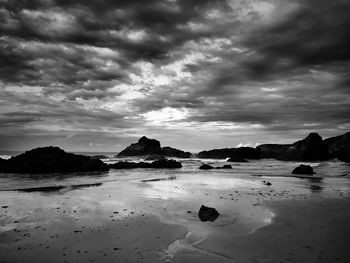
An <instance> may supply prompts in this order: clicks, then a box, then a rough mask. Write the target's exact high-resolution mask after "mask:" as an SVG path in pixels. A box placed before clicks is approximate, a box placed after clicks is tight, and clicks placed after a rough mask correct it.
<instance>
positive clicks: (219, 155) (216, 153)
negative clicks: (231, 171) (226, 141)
mask: <svg viewBox="0 0 350 263" xmlns="http://www.w3.org/2000/svg"><path fill="white" fill-rule="evenodd" d="M235 151H236V148H224V149H214V150H209V151H202V152H199V153H198V154H197V157H198V158H208V159H226V158H229V157H231V156H232V155H233V154H234V153H235Z"/></svg>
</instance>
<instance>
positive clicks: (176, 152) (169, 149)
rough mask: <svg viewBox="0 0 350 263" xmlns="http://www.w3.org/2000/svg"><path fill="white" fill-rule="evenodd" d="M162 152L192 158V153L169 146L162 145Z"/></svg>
mask: <svg viewBox="0 0 350 263" xmlns="http://www.w3.org/2000/svg"><path fill="white" fill-rule="evenodd" d="M162 154H163V155H164V156H167V157H179V158H191V157H192V153H190V152H184V151H181V150H179V149H175V148H172V147H169V146H166V147H162Z"/></svg>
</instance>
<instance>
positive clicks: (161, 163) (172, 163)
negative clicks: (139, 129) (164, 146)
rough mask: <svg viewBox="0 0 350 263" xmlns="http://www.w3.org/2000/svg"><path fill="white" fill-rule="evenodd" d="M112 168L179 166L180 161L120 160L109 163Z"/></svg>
mask: <svg viewBox="0 0 350 263" xmlns="http://www.w3.org/2000/svg"><path fill="white" fill-rule="evenodd" d="M109 167H110V168H113V169H135V168H158V169H160V168H181V167H182V165H181V163H180V162H178V161H175V160H167V159H164V160H157V161H154V162H151V163H148V162H138V163H136V162H124V161H120V162H117V163H114V164H110V165H109Z"/></svg>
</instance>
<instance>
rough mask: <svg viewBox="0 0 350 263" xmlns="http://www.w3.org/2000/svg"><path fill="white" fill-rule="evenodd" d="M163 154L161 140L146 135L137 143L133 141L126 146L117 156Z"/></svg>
mask: <svg viewBox="0 0 350 263" xmlns="http://www.w3.org/2000/svg"><path fill="white" fill-rule="evenodd" d="M153 154H159V155H161V154H162V149H161V148H160V142H159V141H157V140H154V139H149V138H147V137H146V136H143V137H141V138H140V139H139V140H138V142H137V143H132V144H131V145H130V146H128V147H126V148H125V149H124V150H123V151H121V152H120V153H119V154H118V155H117V156H118V157H122V156H140V155H153Z"/></svg>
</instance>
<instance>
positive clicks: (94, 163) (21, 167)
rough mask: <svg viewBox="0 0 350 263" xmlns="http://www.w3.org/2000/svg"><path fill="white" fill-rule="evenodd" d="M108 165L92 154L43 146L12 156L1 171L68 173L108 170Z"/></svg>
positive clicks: (0, 168) (1, 167)
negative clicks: (94, 157) (68, 151)
mask: <svg viewBox="0 0 350 263" xmlns="http://www.w3.org/2000/svg"><path fill="white" fill-rule="evenodd" d="M106 170H108V166H107V165H106V164H105V163H103V162H102V161H101V160H95V159H92V158H91V157H90V156H84V155H76V154H73V153H67V152H65V151H64V150H62V149H60V148H58V147H52V146H50V147H42V148H36V149H33V150H30V151H27V152H25V153H23V154H20V155H17V156H14V157H11V158H10V159H9V160H7V161H6V164H5V165H4V166H1V165H0V171H1V172H9V173H35V174H38V173H66V172H89V171H106Z"/></svg>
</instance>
